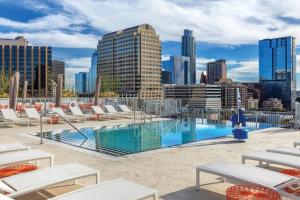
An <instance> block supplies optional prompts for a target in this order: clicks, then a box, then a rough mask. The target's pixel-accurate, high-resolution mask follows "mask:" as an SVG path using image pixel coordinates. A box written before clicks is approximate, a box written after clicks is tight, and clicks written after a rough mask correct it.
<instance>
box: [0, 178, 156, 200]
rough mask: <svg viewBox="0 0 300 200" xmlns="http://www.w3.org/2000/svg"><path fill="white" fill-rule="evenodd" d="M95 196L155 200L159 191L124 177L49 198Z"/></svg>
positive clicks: (71, 199)
mask: <svg viewBox="0 0 300 200" xmlns="http://www.w3.org/2000/svg"><path fill="white" fill-rule="evenodd" d="M116 189H118V192H116ZM120 190H121V191H120ZM95 197H99V198H103V199H104V198H105V200H117V199H120V197H121V198H122V199H124V200H143V199H147V198H151V197H152V198H153V199H154V200H158V192H157V190H155V189H152V188H148V187H145V186H143V185H139V184H136V183H133V182H130V181H126V180H124V179H116V180H112V181H108V182H104V183H100V184H97V185H91V186H88V187H84V188H82V189H79V190H75V191H72V192H68V193H66V194H63V195H60V196H57V197H54V198H50V199H49V200H75V199H82V200H83V199H87V200H90V199H95ZM0 199H1V200H13V199H11V198H9V197H7V196H4V195H2V194H0Z"/></svg>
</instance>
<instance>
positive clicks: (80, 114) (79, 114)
mask: <svg viewBox="0 0 300 200" xmlns="http://www.w3.org/2000/svg"><path fill="white" fill-rule="evenodd" d="M69 109H70V111H71V113H72V115H75V116H77V117H80V118H82V119H84V120H87V119H89V118H90V117H93V116H95V115H88V114H83V112H82V111H81V110H80V108H78V107H70V108H69Z"/></svg>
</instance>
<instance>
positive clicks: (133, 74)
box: [97, 24, 162, 98]
mask: <svg viewBox="0 0 300 200" xmlns="http://www.w3.org/2000/svg"><path fill="white" fill-rule="evenodd" d="M97 51H98V64H97V65H98V74H100V75H101V77H106V78H108V79H110V80H113V81H114V82H116V87H117V88H116V91H117V92H118V93H119V95H124V96H139V97H141V98H161V97H162V88H161V44H160V40H159V35H158V34H156V32H155V29H154V28H153V27H152V26H151V25H149V24H142V25H139V26H135V27H131V28H126V29H124V30H119V31H116V32H112V33H108V34H106V35H104V36H103V37H102V39H101V40H99V43H98V49H97Z"/></svg>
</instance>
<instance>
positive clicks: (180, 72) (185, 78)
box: [162, 56, 192, 85]
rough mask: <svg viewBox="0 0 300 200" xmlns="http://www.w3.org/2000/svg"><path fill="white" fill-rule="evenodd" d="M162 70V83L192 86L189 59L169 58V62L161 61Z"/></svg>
mask: <svg viewBox="0 0 300 200" xmlns="http://www.w3.org/2000/svg"><path fill="white" fill-rule="evenodd" d="M162 69H163V71H162V83H164V84H178V85H187V84H192V76H191V61H190V57H185V56H170V60H166V61H162Z"/></svg>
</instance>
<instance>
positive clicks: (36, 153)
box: [0, 150, 54, 167]
mask: <svg viewBox="0 0 300 200" xmlns="http://www.w3.org/2000/svg"><path fill="white" fill-rule="evenodd" d="M40 160H49V165H50V166H53V162H54V158H53V155H51V154H49V153H47V152H44V151H40V150H28V151H19V152H10V153H4V154H0V167H4V166H10V165H14V164H21V163H28V162H33V161H34V162H36V164H37V165H39V161H40Z"/></svg>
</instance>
